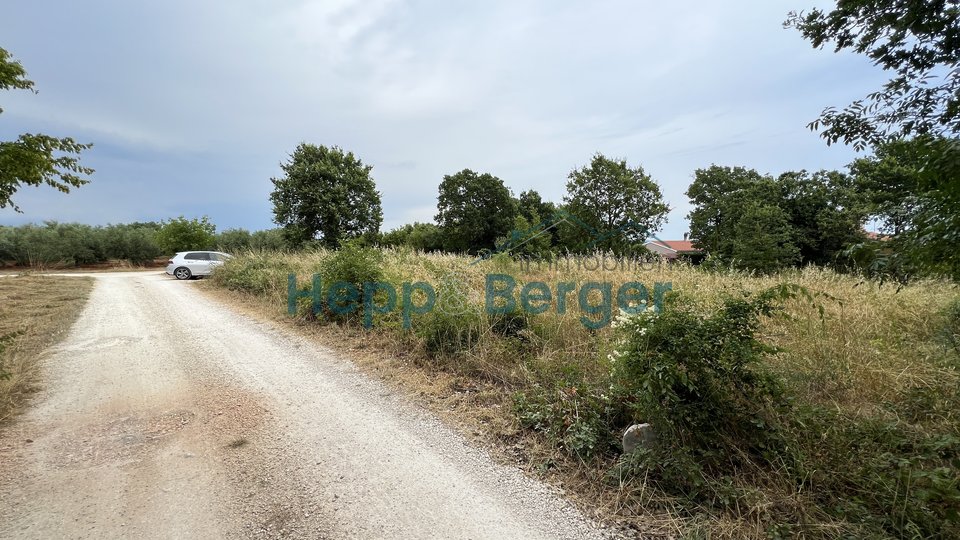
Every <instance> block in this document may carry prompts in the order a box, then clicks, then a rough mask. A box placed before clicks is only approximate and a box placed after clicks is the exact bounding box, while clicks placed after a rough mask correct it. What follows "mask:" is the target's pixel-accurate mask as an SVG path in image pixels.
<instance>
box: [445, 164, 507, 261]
mask: <svg viewBox="0 0 960 540" xmlns="http://www.w3.org/2000/svg"><path fill="white" fill-rule="evenodd" d="M516 216H517V204H516V202H515V201H514V199H513V195H511V193H510V190H509V189H508V188H507V186H505V185H504V184H503V180H501V179H499V178H497V177H496V176H493V175H491V174H488V173H483V174H478V173H476V172H474V171H471V170H470V169H464V170H462V171H460V172H458V173H456V174H452V175H446V176H444V177H443V181H442V182H441V183H440V193H439V196H438V197H437V215H436V218H435V219H436V221H437V225H438V226H439V227H440V231H441V235H442V238H443V247H444V249H446V250H448V251H459V252H466V253H473V254H476V253H479V252H481V251H482V250H488V249H489V250H492V249H493V248H494V247H495V244H496V241H497V239H498V238H501V237H502V236H504V235H506V234H508V233H509V232H510V231H511V229H512V228H513V225H514V218H515V217H516Z"/></svg>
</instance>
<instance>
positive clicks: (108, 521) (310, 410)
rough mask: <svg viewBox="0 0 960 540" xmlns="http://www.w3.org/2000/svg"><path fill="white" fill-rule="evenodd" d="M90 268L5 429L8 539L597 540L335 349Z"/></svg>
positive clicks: (187, 287)
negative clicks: (64, 329)
mask: <svg viewBox="0 0 960 540" xmlns="http://www.w3.org/2000/svg"><path fill="white" fill-rule="evenodd" d="M89 275H91V276H93V277H95V278H96V280H97V281H96V286H95V288H94V290H93V292H92V294H91V296H90V300H89V302H88V304H87V306H86V307H85V308H84V311H83V313H82V314H81V316H80V319H79V321H78V322H77V324H76V325H75V326H74V327H73V329H72V330H71V332H70V333H69V335H68V336H67V337H66V339H65V340H64V341H63V342H61V343H60V345H58V346H57V347H55V348H53V349H52V350H50V351H49V352H48V353H47V354H46V355H45V357H44V359H43V375H42V377H43V387H44V389H43V390H42V391H41V392H39V393H38V394H37V395H36V397H35V398H34V399H33V400H32V402H31V403H30V405H29V406H28V408H27V411H26V412H25V413H24V414H22V415H21V416H20V417H19V418H18V419H17V421H16V422H14V423H13V424H10V425H7V426H4V427H3V428H0V538H120V537H125V538H126V537H129V538H236V537H248V538H249V537H253V538H274V537H291V538H364V539H366V538H498V539H500V538H593V537H601V536H603V531H602V530H601V529H599V528H598V527H597V526H596V525H595V524H593V523H592V522H590V521H589V520H588V519H586V518H584V517H583V516H582V515H581V514H580V513H578V512H577V511H576V510H575V509H574V508H573V507H571V506H570V505H569V504H568V503H567V502H565V501H563V500H562V499H561V498H560V497H559V496H558V495H557V494H556V493H555V491H554V490H553V489H551V488H549V487H547V486H545V485H543V484H541V483H538V482H536V481H533V480H531V479H528V478H526V477H525V476H524V475H523V474H522V473H521V472H520V471H519V470H517V469H514V468H510V467H507V466H503V465H500V464H498V463H495V462H494V461H493V460H492V459H491V458H490V457H489V456H488V455H487V454H486V453H485V452H484V451H482V450H479V449H476V448H474V447H471V446H470V445H469V444H468V443H467V442H466V441H465V440H464V439H463V438H462V437H460V436H459V435H458V434H457V433H455V432H454V431H453V430H452V429H450V428H448V427H446V426H445V425H444V424H443V423H442V422H441V421H439V420H438V419H437V418H435V417H434V416H432V415H431V414H430V413H428V412H427V411H426V410H424V409H422V408H421V407H419V406H417V405H415V404H412V403H410V402H409V401H408V400H406V399H404V398H403V397H402V396H398V395H395V394H394V393H393V392H391V390H390V389H389V388H388V387H386V386H384V385H382V384H380V383H378V382H376V381H374V380H371V379H370V378H368V377H366V376H365V375H363V374H362V373H360V372H359V371H358V370H357V369H356V368H355V367H354V366H353V365H352V364H351V363H350V362H348V361H346V360H343V359H341V358H338V357H337V355H336V354H335V353H334V352H332V351H330V350H326V349H323V348H318V347H317V346H316V345H314V344H312V343H311V342H309V341H307V340H305V339H302V338H300V337H297V336H295V335H293V334H291V333H289V332H286V331H284V330H283V329H282V328H278V327H276V326H273V325H271V324H269V323H265V322H259V321H256V320H253V319H250V318H248V317H245V316H242V315H239V314H237V313H235V312H233V311H231V310H229V309H227V308H226V307H224V306H222V305H220V304H218V303H216V302H215V301H213V300H211V299H209V298H207V297H206V296H204V295H201V294H200V293H199V291H197V290H195V286H196V283H194V282H179V281H175V280H173V279H172V278H169V277H168V276H165V275H163V274H158V273H155V272H151V273H126V272H125V273H114V274H110V273H96V274H89ZM38 301H42V299H38Z"/></svg>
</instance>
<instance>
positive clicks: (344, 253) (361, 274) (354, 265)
mask: <svg viewBox="0 0 960 540" xmlns="http://www.w3.org/2000/svg"><path fill="white" fill-rule="evenodd" d="M318 273H319V274H320V277H321V278H322V279H323V287H324V294H327V291H329V290H330V287H331V286H333V285H335V284H337V283H349V284H351V285H353V286H354V287H355V288H356V290H357V291H358V292H359V293H360V294H361V295H362V294H363V286H364V284H365V283H377V282H380V281H383V280H384V272H383V254H382V253H380V251H378V250H377V249H374V248H371V247H365V246H362V245H361V244H360V243H359V242H357V241H350V242H345V243H344V244H343V245H342V246H341V247H340V249H339V250H337V251H336V252H334V253H333V254H332V255H330V256H329V257H327V258H326V259H324V260H323V261H321V263H320V267H319V268H318ZM358 302H361V303H362V298H360V297H358ZM330 308H331V306H327V310H328V313H327V315H328V316H329V317H330V318H332V319H340V320H343V319H347V318H358V317H360V316H361V314H362V310H360V309H355V310H353V311H352V312H351V313H349V314H339V313H335V312H333V311H332V310H331V309H330Z"/></svg>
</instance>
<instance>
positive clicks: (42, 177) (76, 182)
mask: <svg viewBox="0 0 960 540" xmlns="http://www.w3.org/2000/svg"><path fill="white" fill-rule="evenodd" d="M10 89H20V90H33V81H30V80H29V79H27V78H26V71H25V70H24V69H23V66H22V65H21V64H20V63H19V62H17V61H15V60H13V59H12V57H11V56H10V53H9V52H7V51H6V50H4V49H3V48H0V90H10ZM2 112H3V109H0V113H2ZM92 146H93V145H90V144H81V143H78V142H76V141H74V140H73V139H71V138H69V137H66V138H56V137H50V136H49V135H43V134H32V133H25V134H23V135H20V136H19V137H18V138H17V140H15V141H0V208H6V207H7V206H12V207H13V209H14V210H16V211H17V212H20V208H19V207H18V206H17V205H16V204H14V203H13V201H12V198H13V195H14V194H15V193H16V192H17V190H18V189H19V188H21V187H22V186H40V185H43V184H46V185H48V186H51V187H53V188H56V189H57V190H59V191H61V192H63V193H69V192H70V188H71V187H80V186H82V185H84V184H86V183H89V180H88V179H86V178H84V176H86V175H90V174H93V169H91V168H89V167H83V166H81V165H80V162H79V158H78V156H79V155H80V153H81V152H82V151H83V150H87V149H89V148H91V147H92Z"/></svg>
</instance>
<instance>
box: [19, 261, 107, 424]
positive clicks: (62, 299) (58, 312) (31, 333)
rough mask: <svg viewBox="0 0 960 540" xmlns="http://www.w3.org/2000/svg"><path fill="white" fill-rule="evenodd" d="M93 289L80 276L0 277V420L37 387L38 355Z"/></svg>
mask: <svg viewBox="0 0 960 540" xmlns="http://www.w3.org/2000/svg"><path fill="white" fill-rule="evenodd" d="M92 287H93V280H92V279H90V278H82V277H77V278H65V277H50V276H46V277H45V276H36V275H26V276H19V277H5V278H2V279H0V299H3V302H2V303H0V422H3V421H5V420H7V419H8V418H9V417H10V416H12V415H13V414H15V412H16V411H17V408H18V406H19V405H20V404H21V403H22V402H23V400H24V399H25V398H26V396H27V395H29V393H30V392H31V391H32V390H33V389H34V388H35V387H36V383H37V374H38V370H39V359H40V355H41V353H42V351H43V350H44V349H46V348H47V347H48V346H50V345H51V344H53V343H55V342H56V341H58V340H59V339H60V338H61V337H62V336H63V334H64V333H65V332H66V331H67V330H68V329H69V328H70V326H71V325H72V324H73V322H74V321H75V320H76V319H77V317H78V316H79V314H80V311H81V310H82V309H83V306H84V304H85V303H86V299H87V296H88V295H89V294H90V289H91V288H92Z"/></svg>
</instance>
